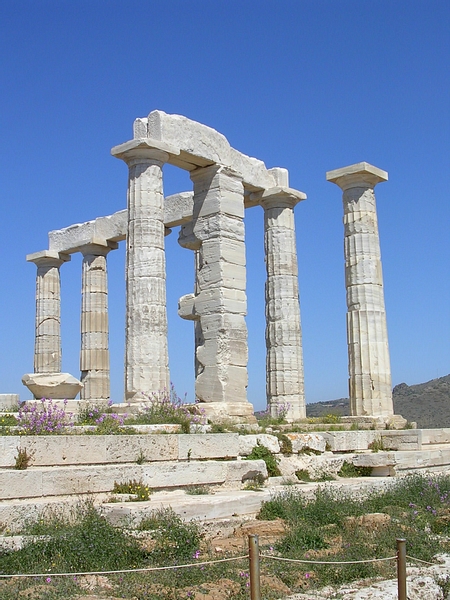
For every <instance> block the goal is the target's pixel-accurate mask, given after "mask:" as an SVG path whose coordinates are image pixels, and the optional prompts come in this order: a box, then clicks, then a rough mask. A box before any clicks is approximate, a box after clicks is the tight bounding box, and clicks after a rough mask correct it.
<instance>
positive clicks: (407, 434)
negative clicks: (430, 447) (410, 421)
mask: <svg viewBox="0 0 450 600" xmlns="http://www.w3.org/2000/svg"><path fill="white" fill-rule="evenodd" d="M381 440H382V442H383V445H384V447H385V448H388V449H389V450H421V449H422V432H421V430H420V429H410V430H407V431H383V432H382V433H381Z"/></svg>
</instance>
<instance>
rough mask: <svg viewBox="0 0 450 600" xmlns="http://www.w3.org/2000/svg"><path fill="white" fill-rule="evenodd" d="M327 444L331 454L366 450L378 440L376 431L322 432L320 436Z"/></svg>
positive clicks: (378, 434)
mask: <svg viewBox="0 0 450 600" xmlns="http://www.w3.org/2000/svg"><path fill="white" fill-rule="evenodd" d="M320 435H321V436H322V437H323V438H324V439H325V441H326V442H328V444H329V447H330V450H331V451H332V452H346V451H349V450H351V451H355V450H367V449H368V448H369V445H370V444H372V443H373V442H374V441H375V440H380V439H381V438H380V433H379V432H378V431H372V430H364V431H324V432H323V433H321V434H320Z"/></svg>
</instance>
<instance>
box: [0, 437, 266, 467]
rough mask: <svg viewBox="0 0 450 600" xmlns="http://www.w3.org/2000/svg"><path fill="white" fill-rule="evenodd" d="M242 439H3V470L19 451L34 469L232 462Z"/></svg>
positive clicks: (0, 440)
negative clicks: (166, 462)
mask: <svg viewBox="0 0 450 600" xmlns="http://www.w3.org/2000/svg"><path fill="white" fill-rule="evenodd" d="M240 437H247V436H239V434H237V433H205V434H142V435H141V434H134V435H27V436H19V435H12V436H0V467H14V465H15V463H16V457H17V455H18V452H19V449H20V450H21V451H22V452H24V451H25V450H26V451H27V454H28V455H30V456H31V461H30V464H31V465H33V466H62V465H64V466H67V465H94V464H99V465H100V464H101V465H103V464H110V463H111V464H113V463H132V462H136V461H138V460H139V461H144V462H153V461H170V460H194V459H217V458H223V459H224V458H227V459H229V458H237V456H239V441H240ZM248 437H253V436H248ZM267 437H268V436H267ZM272 437H273V436H272ZM274 439H275V440H276V438H274ZM254 445H256V441H255V442H254Z"/></svg>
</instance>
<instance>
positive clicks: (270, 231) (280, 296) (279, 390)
mask: <svg viewBox="0 0 450 600" xmlns="http://www.w3.org/2000/svg"><path fill="white" fill-rule="evenodd" d="M305 198H306V196H305V194H303V193H302V192H297V191H296V190H292V189H290V188H280V187H278V188H273V189H270V190H266V191H265V192H263V193H262V195H261V200H260V203H261V205H262V207H263V208H264V250H265V260H266V269H267V281H266V346H267V357H266V381H267V403H268V408H269V410H270V413H271V415H272V416H273V417H277V416H279V415H280V414H285V415H286V418H287V419H288V420H290V421H293V420H297V419H302V418H304V417H305V416H306V411H305V394H304V376H303V350H302V332H301V324H300V304H299V289H298V266H297V250H296V241H295V221H294V206H295V205H296V204H297V203H298V202H300V201H301V200H304V199H305Z"/></svg>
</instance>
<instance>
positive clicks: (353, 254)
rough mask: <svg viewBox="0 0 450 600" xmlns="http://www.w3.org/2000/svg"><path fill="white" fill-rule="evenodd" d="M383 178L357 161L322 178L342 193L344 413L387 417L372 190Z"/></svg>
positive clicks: (382, 313) (387, 370)
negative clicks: (346, 394)
mask: <svg viewBox="0 0 450 600" xmlns="http://www.w3.org/2000/svg"><path fill="white" fill-rule="evenodd" d="M387 178H388V174H387V173H386V172H385V171H382V170H381V169H378V168H377V167H373V166H372V165H369V164H368V163H365V162H362V163H358V164H356V165H351V166H349V167H344V168H342V169H337V170H335V171H329V172H328V173H327V180H328V181H331V182H332V183H335V184H336V185H338V186H339V187H340V188H341V189H342V190H343V192H344V193H343V202H344V254H345V284H346V289H347V342H348V359H349V360H348V362H349V393H350V410H351V414H352V415H355V416H363V415H373V416H389V415H393V412H394V411H393V403H392V387H391V368H390V361H389V345H388V335H387V325H386V311H385V306H384V293H383V276H382V270H381V253H380V242H379V236H378V224H377V213H376V204H375V193H374V187H375V185H376V184H377V183H379V182H380V181H387Z"/></svg>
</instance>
